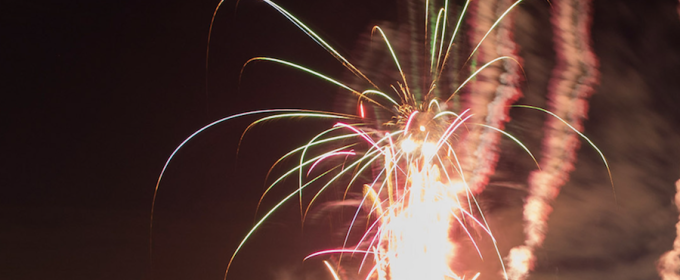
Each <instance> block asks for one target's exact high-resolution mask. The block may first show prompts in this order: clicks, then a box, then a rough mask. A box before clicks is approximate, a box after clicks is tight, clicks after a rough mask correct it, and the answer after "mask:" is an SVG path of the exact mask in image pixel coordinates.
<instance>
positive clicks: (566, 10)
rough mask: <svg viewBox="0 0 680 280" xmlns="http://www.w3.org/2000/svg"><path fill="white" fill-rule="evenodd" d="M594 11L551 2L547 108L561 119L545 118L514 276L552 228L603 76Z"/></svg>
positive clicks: (584, 3) (529, 265)
mask: <svg viewBox="0 0 680 280" xmlns="http://www.w3.org/2000/svg"><path fill="white" fill-rule="evenodd" d="M591 9H592V8H591V4H590V0H557V1H553V2H552V9H551V15H552V17H551V18H552V26H553V33H554V38H553V39H554V44H555V51H556V53H557V65H556V66H555V69H554V70H553V74H552V79H551V81H550V85H549V89H548V90H549V93H548V110H550V111H551V112H552V115H554V116H556V117H558V118H551V117H548V118H547V119H546V122H545V127H544V134H545V136H544V140H543V153H542V156H541V162H540V166H541V170H537V171H534V172H532V173H531V175H530V176H529V196H528V197H527V200H526V203H525V205H524V222H525V228H524V233H525V235H526V240H525V242H524V245H521V246H517V247H515V248H513V249H512V250H511V251H510V254H509V256H508V259H509V265H508V267H509V274H510V278H511V279H526V278H527V277H528V275H529V271H530V270H532V269H533V267H534V265H535V262H536V259H535V256H534V249H536V248H538V247H540V246H541V245H542V244H543V241H544V240H545V235H546V232H547V230H548V226H547V223H548V216H549V215H550V212H552V207H551V206H550V204H551V202H552V201H553V200H554V199H555V198H556V197H557V195H558V194H559V192H560V188H561V187H562V186H563V185H564V184H565V183H566V182H567V181H568V180H569V173H570V172H571V171H572V170H573V169H574V162H575V161H576V150H577V149H578V147H579V145H580V141H579V131H582V130H583V120H584V119H585V118H586V117H587V111H588V97H589V96H590V95H591V94H592V93H593V91H594V86H595V85H596V84H597V83H598V77H599V72H598V70H597V68H598V61H597V58H596V57H595V54H594V53H593V51H592V49H591V47H590V46H591V44H590V31H589V30H590V24H591V20H592V15H591V14H592V10H591ZM562 120H563V121H562ZM605 163H606V161H605Z"/></svg>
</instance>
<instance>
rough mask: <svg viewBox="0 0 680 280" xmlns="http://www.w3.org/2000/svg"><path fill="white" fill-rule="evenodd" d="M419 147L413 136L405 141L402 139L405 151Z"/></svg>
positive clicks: (402, 146)
mask: <svg viewBox="0 0 680 280" xmlns="http://www.w3.org/2000/svg"><path fill="white" fill-rule="evenodd" d="M416 148H418V144H417V143H416V142H414V141H413V140H411V138H406V139H404V140H403V141H401V150H402V151H404V153H407V154H408V153H411V152H413V151H415V150H416Z"/></svg>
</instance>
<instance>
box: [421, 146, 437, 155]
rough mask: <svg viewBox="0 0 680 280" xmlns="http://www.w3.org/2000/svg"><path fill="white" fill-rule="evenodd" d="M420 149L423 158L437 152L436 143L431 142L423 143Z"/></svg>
mask: <svg viewBox="0 0 680 280" xmlns="http://www.w3.org/2000/svg"><path fill="white" fill-rule="evenodd" d="M420 149H421V152H422V153H423V157H425V158H431V157H432V156H434V154H436V153H437V145H436V144H435V143H432V142H426V143H423V147H422V148H420Z"/></svg>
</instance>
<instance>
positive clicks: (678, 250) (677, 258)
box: [657, 180, 680, 280]
mask: <svg viewBox="0 0 680 280" xmlns="http://www.w3.org/2000/svg"><path fill="white" fill-rule="evenodd" d="M675 191H676V192H675V206H677V207H678V211H680V180H678V181H677V182H675ZM679 219H680V218H679ZM675 231H676V237H675V242H673V250H670V251H668V252H666V253H665V254H663V255H661V257H660V258H659V263H658V265H657V271H659V276H661V279H663V280H680V221H679V222H678V223H677V224H675Z"/></svg>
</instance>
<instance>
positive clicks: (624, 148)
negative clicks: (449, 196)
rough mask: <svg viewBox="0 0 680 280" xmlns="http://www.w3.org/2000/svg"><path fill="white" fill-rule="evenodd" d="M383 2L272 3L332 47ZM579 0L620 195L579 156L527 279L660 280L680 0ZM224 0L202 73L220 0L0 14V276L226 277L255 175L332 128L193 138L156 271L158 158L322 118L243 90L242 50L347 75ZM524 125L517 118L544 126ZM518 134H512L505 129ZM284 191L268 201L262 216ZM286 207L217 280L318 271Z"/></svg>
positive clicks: (180, 161) (316, 241)
mask: <svg viewBox="0 0 680 280" xmlns="http://www.w3.org/2000/svg"><path fill="white" fill-rule="evenodd" d="M44 2H47V1H44ZM394 2H395V1H386V0H369V1H359V0H349V1H340V0H325V1H299V0H298V1H296V0H287V1H285V0H280V1H277V3H278V4H279V5H281V6H283V7H284V8H287V9H288V10H289V11H290V12H292V13H293V14H295V15H297V16H299V17H300V18H301V19H302V20H303V21H304V22H306V23H308V24H310V26H311V27H312V28H313V29H314V30H316V31H319V33H320V34H321V36H323V37H324V38H326V39H328V41H329V42H330V43H331V44H332V45H333V46H336V47H337V49H338V50H339V51H340V52H341V53H347V54H352V53H355V49H356V46H357V42H358V40H360V38H362V35H366V34H367V33H369V32H370V28H371V26H372V25H374V24H377V23H382V22H386V21H389V22H396V21H398V20H399V17H398V13H397V10H398V9H397V7H396V4H395V3H394ZM594 2H595V3H594V5H595V17H594V20H593V30H592V35H593V42H594V49H595V52H596V53H597V55H598V56H599V58H600V64H601V68H600V71H601V73H602V74H601V80H600V86H599V87H598V88H597V89H596V92H595V94H594V95H593V97H592V98H591V103H590V105H591V108H590V117H589V119H588V120H587V121H586V126H585V127H586V132H585V133H586V134H587V135H588V136H590V137H591V138H592V139H593V141H594V142H595V143H596V144H597V145H598V146H599V147H600V148H601V149H602V151H603V152H604V154H605V155H606V156H607V158H608V159H609V160H610V164H611V167H612V173H613V176H614V181H615V183H616V188H617V189H616V190H617V198H618V201H614V199H613V195H612V191H611V187H610V186H609V185H608V179H607V177H606V170H604V169H603V167H602V164H601V162H598V158H597V155H596V153H594V152H593V151H592V150H588V149H587V148H586V147H582V148H581V151H580V153H579V159H581V160H580V161H579V162H578V163H577V165H576V167H577V171H575V172H574V173H573V174H572V181H571V182H570V183H568V184H567V185H566V186H565V187H564V188H563V192H562V194H561V196H560V197H559V198H558V199H557V201H556V202H555V204H554V206H555V212H553V215H552V216H551V221H550V232H549V234H548V238H547V239H546V244H545V247H544V249H541V250H539V251H538V253H537V256H538V258H539V266H538V267H537V271H536V273H535V274H534V276H532V278H530V279H631V280H632V279H658V276H656V273H655V270H654V267H655V260H656V258H657V257H658V256H659V255H661V254H662V253H663V252H664V251H666V250H670V249H671V248H672V242H673V238H674V230H675V229H674V223H675V222H676V221H677V211H676V210H675V206H674V205H673V203H672V201H671V199H672V197H673V195H674V192H675V191H674V185H673V184H674V182H675V180H677V179H680V132H678V131H679V130H680V105H679V104H680V79H679V78H678V77H680V20H679V19H680V16H679V15H678V10H677V4H678V3H677V2H676V1H672V0H654V1H638V0H628V1H597V0H596V1H594ZM234 4H235V3H234V2H233V1H227V2H226V3H225V4H224V5H223V7H222V9H221V10H220V11H219V13H218V14H217V17H216V20H215V25H214V29H213V37H212V41H211V43H210V50H211V51H210V58H209V60H208V62H209V67H208V71H207V73H206V45H207V44H206V40H207V35H208V28H209V25H210V19H211V17H212V13H213V11H214V9H215V6H216V5H217V1H203V2H201V1H108V0H104V1H62V3H57V2H50V3H42V2H38V1H31V0H25V1H12V0H9V1H3V2H2V4H1V5H0V7H2V8H0V26H2V27H0V34H1V35H0V41H1V42H2V43H0V46H1V47H0V67H1V69H2V70H3V71H1V73H2V76H1V78H0V93H2V96H3V101H2V102H0V104H1V105H0V108H1V109H0V112H1V113H2V120H3V121H2V122H0V123H1V124H2V125H1V126H0V128H1V129H2V130H1V131H2V132H1V133H0V135H2V137H0V140H1V141H2V145H1V147H2V153H1V154H2V158H3V160H2V167H1V168H0V190H1V191H2V193H1V194H0V279H12V280H15V279H16V280H23V279H69V280H78V279H88V280H91V279H126V280H128V279H145V280H146V279H206V280H207V279H222V277H223V275H224V269H225V268H226V265H227V262H228V260H229V258H230V256H231V254H232V253H233V250H234V249H235V248H236V246H237V245H238V243H239V242H240V240H241V238H242V237H243V236H244V234H245V233H246V232H247V230H248V229H249V227H250V226H252V224H253V222H254V219H255V207H256V204H257V201H258V199H259V198H260V195H261V194H262V192H263V190H264V189H265V180H264V178H265V175H266V173H267V171H268V169H269V167H270V166H271V165H272V164H273V163H274V161H275V160H276V159H277V158H278V157H280V156H281V155H283V154H285V152H287V151H289V150H291V149H292V148H295V147H297V146H299V145H301V144H303V143H305V141H308V139H310V137H313V136H314V135H315V134H316V133H317V132H318V131H320V130H321V129H324V128H327V127H329V126H330V125H332V123H327V122H309V121H300V120H296V121H292V122H287V121H281V122H274V123H272V124H269V125H265V126H262V127H259V128H256V129H254V130H253V131H252V132H250V133H249V134H247V135H246V136H245V138H244V142H243V145H242V146H241V149H240V151H239V153H238V156H237V154H236V148H237V145H238V141H239V137H240V135H241V132H242V131H243V130H244V129H245V128H246V127H247V125H248V124H249V123H250V122H251V121H254V120H255V118H244V119H240V120H236V121H233V122H227V123H225V124H223V125H219V126H217V127H215V128H213V129H210V130H208V131H206V132H205V133H204V134H203V135H200V136H199V137H197V138H196V139H195V140H194V141H193V142H190V143H189V144H188V145H187V146H185V148H184V149H183V150H181V151H180V152H179V153H178V154H177V156H176V158H175V160H174V161H173V162H172V163H171V164H170V166H169V168H168V170H167V171H166V172H167V173H166V174H167V175H166V177H165V178H164V181H163V182H162V184H161V187H160V192H159V194H158V201H157V208H156V217H155V221H154V235H153V238H154V252H153V265H151V264H150V261H149V212H150V211H149V210H150V207H151V200H152V196H153V191H154V186H155V184H156V180H157V178H158V174H159V173H160V171H161V169H162V167H163V165H164V163H165V160H166V159H167V157H168V156H169V155H170V154H171V153H172V151H173V150H174V149H175V147H176V146H177V145H178V144H179V143H181V142H182V141H183V140H184V139H185V138H186V137H187V136H189V135H190V134H191V133H193V132H194V131H195V130H197V129H199V128H201V127H202V126H204V125H206V124H208V123H210V122H212V121H214V120H216V119H219V118H222V117H225V116H228V115H232V114H236V113H241V112H245V111H250V110H256V109H268V108H305V109H316V110H333V109H334V108H336V106H335V103H336V101H337V99H336V95H337V94H338V93H339V92H341V91H339V90H338V89H337V88H336V87H334V86H333V85H330V84H328V83H326V82H323V81H320V80H318V79H316V78H313V77H310V76H309V75H307V74H303V73H300V72H298V71H295V70H292V69H290V68H285V67H282V66H280V65H275V64H272V63H255V64H252V65H249V66H248V67H247V68H246V69H245V71H244V72H243V75H242V76H241V77H242V78H241V80H240V82H239V75H240V71H241V67H242V66H243V64H244V63H245V62H246V61H247V60H248V59H249V58H252V57H256V56H271V57H277V58H283V59H287V60H290V61H293V62H296V63H299V64H301V65H305V66H308V67H310V68H312V69H316V70H319V71H321V72H323V73H325V74H327V75H329V76H331V77H338V78H343V77H347V71H346V70H345V69H344V68H343V67H342V66H341V65H340V63H338V62H337V61H336V60H335V59H334V58H333V57H332V56H331V55H329V54H328V53H326V52H325V51H324V50H323V49H322V48H321V47H319V46H317V45H316V44H315V43H314V42H313V41H312V40H311V39H309V38H308V37H307V36H306V35H305V34H303V32H301V31H299V30H298V29H297V28H296V27H295V26H294V25H293V24H291V23H290V22H289V21H287V20H286V19H285V17H283V16H282V15H280V14H279V13H277V12H276V11H275V10H274V9H272V8H271V7H270V6H268V5H266V4H265V3H263V2H260V1H252V0H242V1H241V3H240V4H239V7H238V9H237V10H235V9H234ZM519 7H520V9H519V10H518V11H517V13H518V17H519V18H520V19H517V31H516V37H517V40H518V41H519V43H520V45H521V51H520V55H522V56H523V57H524V59H525V67H526V71H527V77H526V81H525V85H524V90H525V95H526V96H527V97H526V99H522V100H520V102H519V103H522V102H524V103H531V102H533V101H536V100H540V99H541V98H544V97H541V96H544V95H545V90H544V86H545V81H546V77H549V74H550V71H551V69H552V64H551V62H550V60H551V59H553V58H550V57H549V56H550V55H552V54H554V53H553V51H552V49H550V48H551V45H550V44H549V42H551V39H550V37H549V29H550V27H549V24H548V23H549V21H548V20H549V19H548V15H547V9H546V7H547V3H546V2H545V1H534V0H531V1H526V3H524V4H522V5H520V6H519ZM541 30H548V35H545V34H546V33H545V32H544V31H541ZM531 34H534V35H535V34H544V35H543V36H538V37H532V35H531ZM545 42H548V43H547V44H546V43H545ZM351 57H352V56H351V55H350V58H351ZM538 103H540V101H538ZM530 116H533V115H521V114H520V115H515V116H514V117H515V118H516V119H517V120H526V121H528V122H529V123H535V124H536V125H537V126H536V127H540V126H541V125H542V121H543V119H538V120H531V119H529V117H530ZM521 127H522V124H521V123H517V124H510V125H509V129H515V132H518V133H520V135H518V136H520V137H521V136H522V135H521V131H522V129H521ZM526 140H527V141H528V142H529V143H530V144H531V143H540V141H538V142H537V141H536V140H535V139H534V140H532V139H526ZM539 140H540V139H539ZM532 141H533V142H532ZM535 148H536V149H539V150H540V147H538V146H537V147H535ZM501 160H502V161H503V160H504V159H503V158H502V159H501ZM507 161H508V160H507V159H505V162H507ZM503 166H504V165H500V166H499V168H502V167H503ZM281 170H283V169H278V171H279V172H280V171H281ZM275 171H276V170H275ZM529 171H530V170H529ZM522 172H525V173H526V172H528V171H522ZM520 173H521V172H520ZM525 173H521V174H525ZM279 174H280V173H279ZM499 176H501V177H502V176H506V178H500V180H501V181H507V182H517V183H518V184H522V182H526V176H524V177H522V176H513V175H512V174H510V175H507V173H503V174H501V175H499ZM292 181H294V180H292ZM292 181H291V182H288V183H287V184H284V186H283V187H282V188H281V189H280V190H275V191H274V192H272V194H271V195H269V196H268V197H267V198H268V199H265V200H264V202H263V206H264V209H267V207H270V206H271V205H273V204H274V203H276V202H277V198H281V197H282V196H283V195H285V194H287V192H288V191H289V190H290V187H291V186H295V182H292ZM270 182H271V180H270ZM286 187H288V188H286ZM491 190H493V188H492V189H491ZM499 193H503V194H504V195H503V196H500V195H496V196H491V198H490V199H491V200H492V201H493V203H495V205H496V206H495V207H491V208H492V210H491V211H490V213H489V215H490V216H491V223H492V228H493V227H495V228H496V229H497V232H498V233H497V234H496V235H497V238H498V239H499V242H506V243H504V244H501V247H502V248H506V249H508V248H510V247H512V246H514V245H517V244H518V242H520V241H521V238H522V237H521V234H522V233H521V205H522V198H523V196H525V195H526V192H523V191H522V190H521V188H520V190H510V191H508V190H502V191H499ZM499 205H500V206H499ZM297 207H298V206H297V205H295V204H294V203H291V204H290V205H287V206H286V207H284V208H283V209H282V211H281V213H280V214H278V215H275V216H274V217H273V219H272V220H271V222H270V223H267V224H266V225H265V226H264V228H263V229H262V230H261V231H259V232H258V234H257V235H256V236H255V238H254V239H253V240H251V241H250V242H249V243H247V245H246V246H245V247H244V251H243V254H242V255H239V256H238V257H237V259H236V261H235V262H234V264H233V270H232V271H230V275H229V278H228V279H282V280H283V279H330V278H329V275H327V273H323V270H322V269H321V268H322V265H321V264H320V262H318V261H309V262H305V263H304V264H303V263H302V262H301V259H302V258H303V257H304V256H305V255H307V254H308V253H310V252H313V251H315V250H319V249H323V248H328V244H336V243H333V242H334V241H337V234H338V232H339V231H338V229H337V228H331V227H329V223H328V222H324V221H323V220H324V218H318V219H317V220H318V221H319V223H317V224H316V225H310V226H309V227H306V228H305V231H304V232H303V231H301V227H300V218H299V214H296V213H297V211H299V210H298V208H297ZM260 215H261V213H260ZM493 223H495V225H494V224H493ZM499 236H502V237H499ZM490 259H493V258H490ZM496 262H497V260H496ZM319 271H321V272H319ZM489 277H490V276H489ZM490 279H492V278H490Z"/></svg>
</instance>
